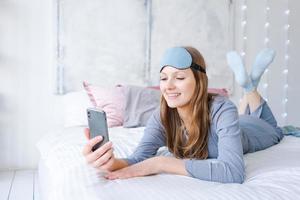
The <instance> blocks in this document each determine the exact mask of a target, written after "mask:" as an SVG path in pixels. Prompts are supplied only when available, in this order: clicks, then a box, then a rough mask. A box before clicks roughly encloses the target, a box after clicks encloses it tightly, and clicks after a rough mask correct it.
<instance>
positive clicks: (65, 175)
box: [37, 126, 300, 200]
mask: <svg viewBox="0 0 300 200" xmlns="http://www.w3.org/2000/svg"><path fill="white" fill-rule="evenodd" d="M83 128H84V126H73V127H67V128H62V129H61V130H59V131H54V132H50V133H49V134H47V135H45V136H44V137H43V138H42V139H41V140H40V141H39V142H38V143H37V147H38V149H39V151H40V154H41V159H40V162H39V187H40V193H41V198H42V199H43V200H71V199H72V200H74V199H81V200H85V199H89V200H91V199H95V200H106V199H109V200H113V199H118V200H119V199H143V200H147V199H181V200H184V199H212V200H213V199H217V200H222V199H230V200H234V199H243V200H244V199H249V200H251V199H253V200H254V199H255V200H257V199H272V200H275V199H293V200H294V199H300V159H299V158H300V156H299V153H300V138H299V137H294V136H285V137H284V138H283V140H282V141H281V142H280V143H279V144H277V145H275V146H272V147H270V148H268V149H265V150H262V151H258V152H255V153H249V154H246V155H244V158H245V164H246V178H245V181H244V183H243V184H222V183H216V182H207V181H201V180H198V179H194V178H191V177H186V176H180V175H171V174H159V175H153V176H147V177H138V178H131V179H125V180H113V181H111V180H106V179H105V178H103V173H102V172H100V171H97V170H96V169H94V168H92V167H91V166H89V165H87V164H86V162H85V160H84V157H83V156H82V153H81V152H82V148H83V146H84V144H85V143H86V139H85V137H84V134H83ZM143 130H144V127H138V128H124V127H122V126H119V127H113V128H109V134H110V140H111V141H112V142H113V144H114V149H115V155H116V156H117V157H126V156H128V155H129V154H131V153H132V152H133V150H134V148H135V147H136V146H137V144H138V142H139V140H140V139H141V136H142V134H143ZM158 155H165V156H168V155H169V154H168V151H167V149H166V148H161V149H159V151H158Z"/></svg>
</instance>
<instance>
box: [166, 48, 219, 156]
mask: <svg viewBox="0 0 300 200" xmlns="http://www.w3.org/2000/svg"><path fill="white" fill-rule="evenodd" d="M184 48H185V49H186V50H187V51H188V52H189V53H190V54H191V56H192V59H193V62H194V63H196V64H198V65H200V66H202V67H203V68H206V64H205V61H204V58H203V56H202V55H201V53H200V52H199V51H198V50H197V49H195V48H193V47H184ZM191 69H192V68H191ZM192 71H193V75H194V77H195V80H196V87H195V91H194V95H193V96H192V98H191V100H190V102H189V104H190V111H191V115H192V121H191V126H190V129H189V130H187V131H188V138H187V139H185V136H184V134H183V132H184V129H185V128H184V124H183V122H182V120H181V119H180V116H179V114H178V112H177V109H176V108H170V107H169V106H168V105H167V102H166V100H165V98H164V97H163V96H162V97H161V102H160V103H161V105H160V116H161V121H162V124H163V126H164V129H165V134H166V140H167V147H168V149H169V151H170V152H172V153H173V154H174V155H175V157H177V158H198V159H206V158H207V157H208V133H209V127H210V121H211V120H210V110H209V109H210V102H211V99H212V96H214V94H209V93H208V92H207V88H208V80H207V75H206V74H205V73H203V72H200V71H197V70H194V69H192Z"/></svg>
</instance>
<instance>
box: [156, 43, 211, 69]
mask: <svg viewBox="0 0 300 200" xmlns="http://www.w3.org/2000/svg"><path fill="white" fill-rule="evenodd" d="M165 66H171V67H175V68H176V69H188V68H193V69H195V70H198V71H200V72H203V73H206V71H205V68H204V67H202V66H200V65H198V64H196V63H194V62H193V59H192V56H191V54H190V53H189V52H188V51H187V50H186V49H185V48H183V47H172V48H169V49H167V50H166V52H165V53H164V55H163V57H162V60H161V62H160V67H161V68H160V72H161V70H162V69H163V68H164V67H165Z"/></svg>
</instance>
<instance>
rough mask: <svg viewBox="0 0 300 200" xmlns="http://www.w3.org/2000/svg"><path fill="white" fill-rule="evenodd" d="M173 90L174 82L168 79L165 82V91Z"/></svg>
mask: <svg viewBox="0 0 300 200" xmlns="http://www.w3.org/2000/svg"><path fill="white" fill-rule="evenodd" d="M173 88H175V84H174V80H173V79H169V80H167V81H166V89H173Z"/></svg>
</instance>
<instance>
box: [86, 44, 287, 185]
mask: <svg viewBox="0 0 300 200" xmlns="http://www.w3.org/2000/svg"><path fill="white" fill-rule="evenodd" d="M273 58H274V51H272V50H270V49H265V50H263V51H262V52H260V54H258V56H257V57H256V60H255V63H254V65H253V68H252V72H251V74H250V75H248V74H247V72H246V70H245V68H244V66H243V64H242V61H241V58H240V56H239V55H238V54H237V53H236V52H230V53H228V54H227V60H228V64H229V66H230V67H231V68H232V70H233V71H234V74H235V78H236V81H237V82H238V84H240V85H241V86H242V87H243V88H244V89H245V96H244V97H243V99H242V101H241V105H240V108H239V112H240V114H242V115H240V116H239V115H238V111H237V108H236V106H235V105H234V104H233V103H232V102H231V101H230V100H229V99H227V98H226V97H222V96H218V95H215V94H209V93H207V85H208V80H207V75H206V65H205V62H204V59H203V57H202V55H201V54H200V53H199V52H198V51H197V50H196V49H195V48H192V47H174V48H170V49H168V50H167V51H166V52H165V54H164V56H163V58H162V61H161V70H160V90H161V93H162V97H161V105H160V108H159V109H157V111H155V112H154V113H153V115H152V117H151V118H150V119H149V121H148V123H147V126H146V128H145V132H144V136H143V138H142V140H141V142H140V144H139V145H138V147H137V148H136V150H135V152H134V153H133V154H132V155H131V156H130V157H129V158H126V159H118V158H115V156H114V154H113V148H112V143H111V142H108V143H106V144H104V145H103V146H102V147H100V148H99V149H97V150H96V151H95V152H92V151H91V149H92V147H93V146H94V145H95V144H96V143H98V142H99V141H101V140H102V138H101V137H96V138H93V139H91V140H89V141H88V143H87V144H86V146H85V147H84V149H83V154H84V156H85V157H86V160H87V162H88V163H89V164H91V165H93V166H94V167H95V168H98V169H101V170H106V171H107V173H106V175H105V177H106V178H107V179H118V178H120V179H123V178H130V177H137V176H147V175H151V174H158V173H172V174H179V175H185V176H191V177H194V178H198V179H201V180H207V181H216V182H223V183H242V182H243V181H244V177H245V165H244V160H243V154H244V153H249V152H254V151H258V150H262V149H265V148H267V147H270V146H272V145H274V144H277V143H278V142H279V141H280V140H281V139H282V137H283V135H282V132H281V129H280V128H279V127H278V126H277V122H276V120H275V118H274V116H273V114H272V112H271V110H270V108H269V107H268V105H267V103H266V101H264V100H263V99H262V97H261V96H260V95H259V93H258V92H257V90H256V88H257V85H258V83H259V79H260V77H261V75H262V74H263V72H264V71H265V69H266V68H267V66H268V65H269V64H270V63H271V62H272V60H273ZM85 134H86V136H87V138H89V130H88V129H86V130H85ZM162 146H167V147H168V150H169V151H170V152H171V153H172V154H173V156H168V157H167V156H155V154H156V153H157V150H158V149H159V148H160V147H162Z"/></svg>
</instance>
